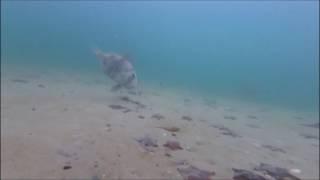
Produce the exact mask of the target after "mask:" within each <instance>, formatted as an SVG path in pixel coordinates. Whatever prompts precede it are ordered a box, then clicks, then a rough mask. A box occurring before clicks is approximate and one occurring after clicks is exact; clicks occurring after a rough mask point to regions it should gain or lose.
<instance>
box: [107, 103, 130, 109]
mask: <svg viewBox="0 0 320 180" xmlns="http://www.w3.org/2000/svg"><path fill="white" fill-rule="evenodd" d="M109 107H110V108H111V109H127V108H126V107H124V106H121V105H114V104H111V105H109Z"/></svg>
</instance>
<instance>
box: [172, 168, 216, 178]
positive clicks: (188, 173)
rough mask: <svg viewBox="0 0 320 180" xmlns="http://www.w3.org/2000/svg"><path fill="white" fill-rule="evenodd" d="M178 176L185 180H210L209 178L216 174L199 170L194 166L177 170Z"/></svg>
mask: <svg viewBox="0 0 320 180" xmlns="http://www.w3.org/2000/svg"><path fill="white" fill-rule="evenodd" d="M177 170H178V172H179V173H180V175H181V176H182V177H183V179H185V180H210V179H211V176H214V175H215V174H216V173H215V172H213V171H211V172H209V171H205V170H201V169H199V168H197V167H195V166H189V167H187V168H177Z"/></svg>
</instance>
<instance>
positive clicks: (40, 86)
mask: <svg viewBox="0 0 320 180" xmlns="http://www.w3.org/2000/svg"><path fill="white" fill-rule="evenodd" d="M38 87H39V88H45V87H46V86H45V85H43V84H38Z"/></svg>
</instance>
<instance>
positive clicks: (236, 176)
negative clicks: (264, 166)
mask: <svg viewBox="0 0 320 180" xmlns="http://www.w3.org/2000/svg"><path fill="white" fill-rule="evenodd" d="M232 171H233V180H267V179H266V178H264V177H263V176H261V175H259V174H256V173H253V172H251V171H248V170H245V169H236V168H232Z"/></svg>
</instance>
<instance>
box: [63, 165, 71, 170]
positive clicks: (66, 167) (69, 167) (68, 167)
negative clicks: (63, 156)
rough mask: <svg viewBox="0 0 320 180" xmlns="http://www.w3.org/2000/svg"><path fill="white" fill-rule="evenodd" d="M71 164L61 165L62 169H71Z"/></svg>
mask: <svg viewBox="0 0 320 180" xmlns="http://www.w3.org/2000/svg"><path fill="white" fill-rule="evenodd" d="M71 168H72V166H69V165H66V166H63V170H68V169H71Z"/></svg>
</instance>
